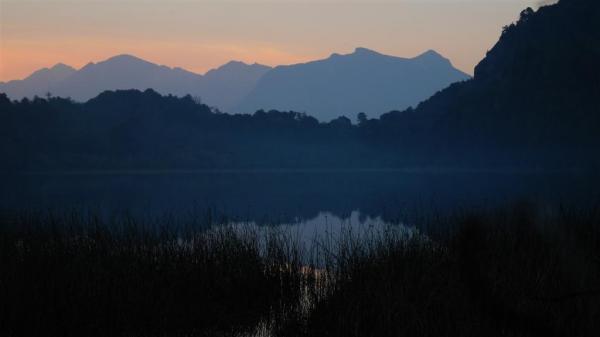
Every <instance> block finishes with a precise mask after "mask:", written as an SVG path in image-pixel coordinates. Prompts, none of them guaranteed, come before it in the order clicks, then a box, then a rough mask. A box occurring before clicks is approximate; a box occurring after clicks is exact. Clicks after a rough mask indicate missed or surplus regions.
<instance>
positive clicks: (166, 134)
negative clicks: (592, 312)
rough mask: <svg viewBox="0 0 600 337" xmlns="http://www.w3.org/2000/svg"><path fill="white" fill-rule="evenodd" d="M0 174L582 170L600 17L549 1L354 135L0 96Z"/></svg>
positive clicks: (598, 113) (118, 97)
mask: <svg viewBox="0 0 600 337" xmlns="http://www.w3.org/2000/svg"><path fill="white" fill-rule="evenodd" d="M0 119H1V121H2V123H0V131H1V134H2V135H1V136H0V137H1V142H0V151H1V155H2V158H3V161H2V167H3V168H12V169H47V168H61V169H64V168H69V169H82V168H161V169H162V168H322V167H327V168H349V167H353V168H356V167H361V168H382V167H385V168H388V167H405V166H444V167H448V166H452V167H457V166H460V167H464V166H469V167H472V166H478V167H480V166H485V167H515V166H526V167H531V166H535V167H539V166H543V167H556V166H559V167H590V166H593V165H596V164H597V163H595V162H597V161H598V159H596V158H597V156H596V154H597V153H598V150H599V149H600V132H598V131H599V130H600V3H599V2H598V1H594V0H561V1H560V2H559V3H558V4H556V5H553V6H546V7H542V8H540V9H539V10H538V11H537V12H535V11H533V10H531V9H527V10H525V11H523V12H522V13H521V17H520V20H519V21H518V22H517V23H515V24H511V25H509V26H506V27H505V28H504V31H503V34H502V36H501V38H500V40H499V42H498V43H497V44H496V46H494V48H492V50H490V51H489V52H488V54H487V56H486V57H485V59H484V60H482V61H481V63H480V64H479V65H478V66H477V68H476V71H475V77H474V78H473V79H472V80H469V81H465V82H461V83H456V84H453V85H451V86H450V87H449V88H447V89H445V90H443V91H441V92H439V93H437V94H436V95H434V96H433V97H432V98H430V99H429V100H427V101H425V102H423V103H421V104H420V105H419V106H418V107H417V108H416V109H408V110H405V111H393V112H389V113H386V114H384V115H382V116H381V117H380V118H379V119H368V118H367V117H366V116H365V115H364V114H363V115H360V116H359V118H358V124H355V125H353V124H352V123H351V122H350V120H349V119H348V118H345V117H340V118H338V119H335V120H333V121H331V122H329V123H319V122H318V121H317V120H316V119H315V118H313V117H309V116H307V115H305V114H301V113H295V112H279V111H270V112H265V111H258V112H256V113H254V114H253V115H229V114H222V113H219V112H215V111H212V110H211V108H209V107H208V106H206V105H203V104H199V103H197V102H195V101H194V100H193V99H192V98H191V97H190V96H186V97H183V98H177V97H173V96H161V95H159V94H157V93H156V92H154V91H152V90H147V91H145V92H140V91H135V90H132V91H116V92H105V93H103V94H101V95H100V96H98V97H96V98H94V99H92V100H90V101H88V102H86V103H74V102H71V101H68V100H65V99H61V98H50V99H35V100H22V101H20V102H10V101H9V100H8V98H7V97H6V96H5V95H3V96H0Z"/></svg>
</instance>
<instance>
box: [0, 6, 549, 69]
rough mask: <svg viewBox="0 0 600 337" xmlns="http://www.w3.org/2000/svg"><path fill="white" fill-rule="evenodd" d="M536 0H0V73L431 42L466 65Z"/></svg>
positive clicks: (210, 62)
mask: <svg viewBox="0 0 600 337" xmlns="http://www.w3.org/2000/svg"><path fill="white" fill-rule="evenodd" d="M543 1H544V0H387V1H386V0H278V1H275V0H163V1H159V0H101V1H99V0H0V81H7V80H12V79H21V78H24V77H26V76H28V75H29V74H31V73H32V72H33V71H35V70H37V69H40V68H43V67H50V66H52V65H54V64H56V63H58V62H62V63H65V64H68V65H71V66H73V67H76V68H80V67H82V66H84V65H85V64H87V63H88V62H98V61H102V60H104V59H106V58H108V57H110V56H114V55H118V54H132V55H136V56H138V57H141V58H143V59H146V60H148V61H151V62H154V63H158V64H164V65H168V66H172V67H175V66H178V67H182V68H185V69H188V70H190V71H194V72H197V73H204V72H206V71H207V70H209V69H212V68H215V67H218V66H219V65H222V64H224V63H227V62H228V61H230V60H238V61H243V62H246V63H255V62H257V63H261V64H266V65H271V66H276V65H281V64H293V63H301V62H306V61H310V60H314V59H321V58H326V57H328V56H329V55H330V54H332V53H334V52H336V53H342V54H343V53H350V52H352V51H353V50H354V49H355V48H356V47H365V48H370V49H373V50H376V51H379V52H381V53H384V54H389V55H395V56H401V57H413V56H416V55H418V54H420V53H422V52H424V51H426V50H429V49H434V50H436V51H438V52H439V53H441V54H442V55H444V56H446V57H447V58H449V59H450V60H451V61H452V63H453V64H454V65H455V66H456V67H457V68H459V69H461V70H463V71H465V72H467V73H469V74H472V73H473V68H474V66H475V65H476V64H477V63H478V62H479V61H480V60H481V59H482V58H483V57H484V55H485V53H486V51H487V50H489V49H490V48H491V47H492V46H493V45H494V43H495V42H496V41H497V39H498V37H499V36H500V32H501V30H502V27H503V26H504V25H507V24H509V23H511V22H514V21H515V20H516V19H517V18H518V15H519V13H520V11H521V10H522V9H524V8H526V7H528V6H531V7H534V8H535V7H536V6H537V5H539V4H540V3H542V2H543Z"/></svg>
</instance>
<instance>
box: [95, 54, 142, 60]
mask: <svg viewBox="0 0 600 337" xmlns="http://www.w3.org/2000/svg"><path fill="white" fill-rule="evenodd" d="M106 61H143V62H148V61H146V60H143V59H141V58H139V57H137V56H135V55H131V54H119V55H115V56H113V57H110V58H108V59H107V60H106ZM106 61H105V62H106Z"/></svg>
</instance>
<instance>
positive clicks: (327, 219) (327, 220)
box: [230, 211, 417, 252]
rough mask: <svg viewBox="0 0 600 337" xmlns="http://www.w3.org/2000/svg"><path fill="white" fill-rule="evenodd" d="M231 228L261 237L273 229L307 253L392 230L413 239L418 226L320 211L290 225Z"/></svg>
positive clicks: (238, 225)
mask: <svg viewBox="0 0 600 337" xmlns="http://www.w3.org/2000/svg"><path fill="white" fill-rule="evenodd" d="M230 225H232V226H233V227H234V228H237V229H240V230H247V229H249V230H252V231H256V232H257V233H260V234H264V233H266V231H270V230H275V231H278V232H280V233H283V234H284V235H286V236H288V237H290V238H291V239H293V240H294V242H295V243H296V244H297V245H298V247H302V248H303V249H305V250H306V251H307V252H311V251H312V249H313V248H317V247H316V246H317V245H327V246H332V245H333V246H335V245H336V244H337V243H338V242H339V240H340V237H341V236H344V235H345V236H350V237H352V238H367V237H372V236H374V237H377V236H382V235H385V232H386V231H389V230H393V231H394V234H396V235H403V236H405V237H406V238H410V237H412V236H413V235H414V234H416V233H417V229H416V228H415V227H411V226H405V225H404V224H402V223H397V222H388V221H385V220H384V219H382V218H381V217H380V216H376V217H371V216H368V215H363V214H361V213H360V212H359V211H352V212H351V213H350V214H349V215H348V216H347V217H339V216H337V215H335V214H333V213H331V212H320V213H319V214H317V216H316V217H314V218H311V219H306V220H299V219H296V221H293V222H290V223H281V224H277V225H273V226H262V225H260V224H257V223H256V222H253V221H251V222H232V223H230ZM261 236H264V235H261Z"/></svg>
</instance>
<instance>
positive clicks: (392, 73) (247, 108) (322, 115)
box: [235, 48, 469, 121]
mask: <svg viewBox="0 0 600 337" xmlns="http://www.w3.org/2000/svg"><path fill="white" fill-rule="evenodd" d="M467 78H469V76H468V75H466V74H465V73H463V72H461V71H459V70H457V69H455V68H453V67H452V64H450V61H448V60H447V59H446V58H444V57H442V56H441V55H439V54H438V53H436V52H434V51H428V52H426V53H424V54H422V55H419V56H417V57H415V58H412V59H406V58H400V57H393V56H388V55H382V54H379V53H377V52H375V51H372V50H369V49H365V48H357V49H356V50H355V51H354V52H353V53H352V54H348V55H339V54H333V55H331V56H330V57H329V58H327V59H325V60H319V61H314V62H308V63H303V64H295V65H290V66H279V67H276V68H274V69H273V70H271V71H270V72H268V73H267V74H266V75H265V76H263V77H262V78H261V79H260V80H259V81H258V84H257V86H256V88H255V89H254V90H253V91H252V92H251V93H250V94H249V95H248V97H246V98H245V99H244V100H243V101H242V102H241V103H240V104H239V106H238V107H237V108H236V110H235V111H237V112H253V111H255V110H258V109H277V110H294V111H305V112H307V113H309V114H311V115H312V116H315V117H316V118H318V119H319V120H324V121H329V120H331V119H333V118H336V117H338V116H342V115H343V116H348V117H351V118H354V117H355V116H356V114H357V113H359V112H365V113H366V114H367V115H368V116H370V117H378V116H379V115H380V114H381V113H383V112H386V111H390V110H394V109H405V108H407V107H409V106H413V105H417V104H418V103H419V102H421V101H423V100H424V99H426V98H428V97H430V96H431V95H432V94H434V93H435V92H436V91H438V90H441V89H443V88H445V87H446V86H448V85H449V84H450V83H453V82H457V81H462V80H465V79H467Z"/></svg>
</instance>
